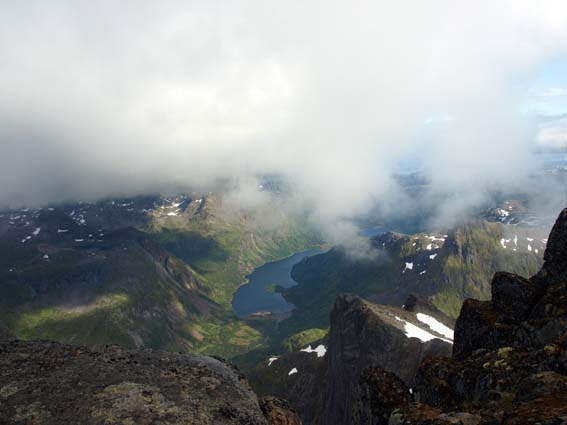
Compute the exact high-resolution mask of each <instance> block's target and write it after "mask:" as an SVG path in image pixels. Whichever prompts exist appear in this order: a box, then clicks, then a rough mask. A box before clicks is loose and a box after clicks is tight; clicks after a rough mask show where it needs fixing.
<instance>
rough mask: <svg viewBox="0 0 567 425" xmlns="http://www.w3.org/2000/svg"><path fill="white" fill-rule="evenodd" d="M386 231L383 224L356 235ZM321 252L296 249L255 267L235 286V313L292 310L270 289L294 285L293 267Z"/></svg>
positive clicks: (369, 235)
mask: <svg viewBox="0 0 567 425" xmlns="http://www.w3.org/2000/svg"><path fill="white" fill-rule="evenodd" d="M387 231H388V229H386V228H384V227H373V228H369V229H363V230H361V231H360V232H359V235H361V236H364V237H372V236H376V235H379V234H381V233H384V232H387ZM322 252H323V251H321V250H317V249H315V250H308V251H303V252H298V253H295V254H293V255H292V256H290V257H287V258H284V259H282V260H278V261H272V262H271V263H266V264H264V265H263V266H260V267H258V268H256V269H254V271H253V272H252V273H250V274H249V275H248V276H246V278H247V279H248V283H246V284H245V285H242V286H241V287H240V288H238V290H237V291H236V292H235V293H234V296H233V297H232V308H233V310H234V312H235V313H236V315H237V316H238V317H239V318H243V317H246V316H249V315H250V314H252V313H258V312H271V313H274V314H282V313H288V312H290V311H291V310H293V309H294V306H293V304H290V303H288V302H287V301H286V300H285V299H284V297H282V296H281V294H278V293H275V292H273V287H274V286H275V285H279V286H281V287H283V288H290V287H292V286H295V285H297V282H296V281H295V280H293V279H292V278H291V269H292V268H293V266H295V265H296V264H297V263H299V262H300V261H301V260H303V259H304V258H305V257H309V256H311V255H316V254H320V253H322Z"/></svg>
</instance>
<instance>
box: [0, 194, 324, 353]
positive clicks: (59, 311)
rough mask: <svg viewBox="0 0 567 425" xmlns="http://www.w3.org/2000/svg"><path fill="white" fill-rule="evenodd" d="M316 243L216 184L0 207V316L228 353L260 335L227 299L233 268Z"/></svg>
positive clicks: (25, 324)
mask: <svg viewBox="0 0 567 425" xmlns="http://www.w3.org/2000/svg"><path fill="white" fill-rule="evenodd" d="M266 216H267V217H270V218H271V219H273V218H274V217H275V216H277V219H278V221H279V222H280V225H279V226H273V225H263V224H262V223H263V221H262V220H263V219H264V218H265V217H266ZM318 243H320V239H318V236H317V235H316V234H315V233H314V232H311V233H310V232H309V231H308V230H307V226H305V225H304V223H301V222H300V221H298V220H296V219H294V218H291V217H287V216H285V215H284V213H283V212H281V210H276V209H275V208H273V207H272V208H270V207H265V210H263V211H254V212H252V213H250V212H242V211H238V210H234V209H229V208H226V207H225V206H224V205H223V197H222V196H221V195H219V194H207V195H182V196H176V197H158V196H155V197H142V198H133V199H115V200H108V201H101V202H97V203H75V204H68V205H62V206H53V207H47V208H42V209H21V210H18V211H5V212H0V321H1V322H2V323H3V324H4V325H5V326H7V327H8V328H10V329H11V330H12V331H13V332H14V333H15V334H16V336H18V337H20V338H49V339H54V340H58V341H62V342H67V343H80V344H93V343H117V344H121V345H124V346H127V347H152V348H161V349H166V350H171V351H184V352H187V351H192V352H207V353H209V354H222V355H224V356H227V357H230V356H233V355H235V354H238V353H242V352H245V351H248V350H249V349H250V348H252V347H255V346H259V345H261V344H262V343H263V335H262V334H261V332H260V331H258V330H257V329H254V328H253V327H251V326H249V325H248V324H247V323H245V322H243V321H240V320H237V318H236V317H235V315H234V314H233V313H232V311H231V308H230V300H231V295H232V293H233V292H234V291H235V290H236V289H237V288H238V286H239V285H241V284H242V283H243V282H244V276H245V275H246V274H248V273H249V272H250V271H251V270H252V269H253V268H254V267H257V266H258V265H261V264H263V263H264V262H266V261H269V260H272V259H276V258H280V257H283V256H286V255H289V254H291V253H293V252H294V251H296V250H302V249H305V248H308V247H311V246H315V245H317V244H318Z"/></svg>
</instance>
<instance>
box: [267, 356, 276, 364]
mask: <svg viewBox="0 0 567 425" xmlns="http://www.w3.org/2000/svg"><path fill="white" fill-rule="evenodd" d="M277 359H278V358H277V357H270V358H269V359H268V366H271V365H272V363H273V362H275V361H276V360H277Z"/></svg>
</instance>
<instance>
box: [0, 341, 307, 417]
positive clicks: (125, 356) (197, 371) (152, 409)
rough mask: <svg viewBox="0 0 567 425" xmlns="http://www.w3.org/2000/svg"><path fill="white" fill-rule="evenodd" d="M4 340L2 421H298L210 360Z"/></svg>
mask: <svg viewBox="0 0 567 425" xmlns="http://www.w3.org/2000/svg"><path fill="white" fill-rule="evenodd" d="M4 338H5V339H4V341H1V342H0V423H1V424H46V425H47V424H57V425H59V424H168V425H174V424H203V425H206V424H211V425H212V424H215V425H217V424H218V425H223V424H227V425H228V424H233V425H237V424H238V425H241V424H248V425H266V424H277V425H297V424H300V422H299V419H298V418H297V416H296V415H295V413H294V412H293V411H291V410H289V409H288V408H287V405H286V403H285V402H284V401H281V400H278V399H273V398H270V399H268V400H261V401H260V402H259V400H258V398H257V397H256V395H255V394H254V393H253V392H252V390H251V389H250V388H249V386H248V384H247V383H246V381H245V380H244V379H243V378H242V377H241V376H240V375H239V373H238V372H237V371H236V370H235V369H233V368H232V367H231V366H229V365H227V364H225V363H224V362H222V361H220V360H217V359H214V358H211V357H205V356H193V355H183V354H174V353H168V352H162V351H152V350H129V349H125V348H122V347H118V346H93V347H88V348H87V347H79V346H70V345H64V344H60V343H57V342H48V341H27V342H24V341H17V340H13V339H9V335H7V334H4ZM6 338H8V339H6ZM260 405H261V407H260ZM266 418H268V419H266Z"/></svg>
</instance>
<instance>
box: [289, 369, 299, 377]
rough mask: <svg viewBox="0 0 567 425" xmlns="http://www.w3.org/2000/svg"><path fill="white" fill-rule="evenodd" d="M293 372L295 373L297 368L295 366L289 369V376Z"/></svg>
mask: <svg viewBox="0 0 567 425" xmlns="http://www.w3.org/2000/svg"><path fill="white" fill-rule="evenodd" d="M294 373H297V368H295V367H294V368H293V369H291V370H290V371H289V373H288V375H289V376H291V375H293V374H294Z"/></svg>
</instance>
